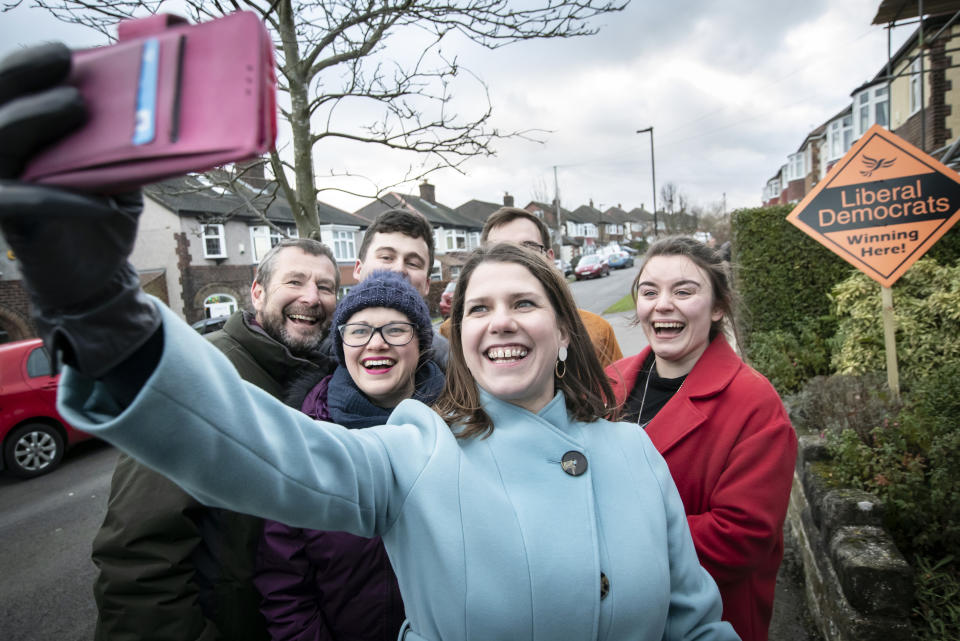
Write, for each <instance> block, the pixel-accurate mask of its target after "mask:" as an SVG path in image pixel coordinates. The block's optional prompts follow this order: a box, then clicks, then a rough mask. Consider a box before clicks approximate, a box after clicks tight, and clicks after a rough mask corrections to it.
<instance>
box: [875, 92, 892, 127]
mask: <svg viewBox="0 0 960 641" xmlns="http://www.w3.org/2000/svg"><path fill="white" fill-rule="evenodd" d="M888 95H889V92H888V91H887V86H886V85H880V86H879V87H874V88H873V100H872V102H873V122H875V123H877V124H879V125H880V126H881V127H890V101H889V99H888ZM881 109H882V110H883V118H882V120H883V122H880V121H881V118H880V113H881Z"/></svg>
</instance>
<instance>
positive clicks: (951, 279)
mask: <svg viewBox="0 0 960 641" xmlns="http://www.w3.org/2000/svg"><path fill="white" fill-rule="evenodd" d="M831 300H832V301H833V304H834V312H835V314H836V316H837V318H838V327H837V334H836V338H835V351H834V353H833V359H832V365H833V367H834V368H835V370H836V371H837V372H839V373H843V374H857V373H863V372H879V371H884V370H885V369H886V360H885V359H886V357H885V349H884V340H883V318H882V305H881V302H880V286H879V285H878V284H877V283H876V282H874V281H872V280H871V279H869V278H868V277H867V276H865V275H864V274H861V273H859V272H857V273H855V274H853V275H852V276H850V278H848V279H846V280H845V281H843V282H842V283H840V284H838V285H837V286H836V287H834V289H833V292H832V294H831ZM893 310H894V316H895V318H896V327H897V332H896V337H897V360H898V364H899V371H900V378H901V380H903V381H906V382H909V381H910V380H914V379H916V378H921V377H924V376H927V375H929V374H930V373H931V372H932V371H933V370H934V369H936V368H938V367H940V366H942V365H945V364H948V363H960V266H957V265H954V266H941V265H939V264H937V262H936V261H934V260H932V259H930V258H923V259H921V260H919V261H917V262H916V263H915V264H914V265H913V266H912V267H911V268H910V269H909V270H908V271H907V273H906V274H905V275H904V276H903V277H902V278H901V279H900V280H899V281H897V283H895V284H894V287H893ZM905 387H909V385H905Z"/></svg>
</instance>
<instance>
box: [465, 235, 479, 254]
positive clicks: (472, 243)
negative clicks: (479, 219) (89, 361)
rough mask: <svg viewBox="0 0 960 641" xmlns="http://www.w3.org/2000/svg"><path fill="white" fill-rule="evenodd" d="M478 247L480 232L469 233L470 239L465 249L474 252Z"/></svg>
mask: <svg viewBox="0 0 960 641" xmlns="http://www.w3.org/2000/svg"><path fill="white" fill-rule="evenodd" d="M479 246H480V232H478V231H472V232H470V237H469V239H468V244H467V247H468V249H470V250H474V249H476V248H477V247H479Z"/></svg>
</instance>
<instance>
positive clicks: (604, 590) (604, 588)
mask: <svg viewBox="0 0 960 641" xmlns="http://www.w3.org/2000/svg"><path fill="white" fill-rule="evenodd" d="M608 594H610V579H608V578H607V575H606V574H604V573H603V572H601V573H600V600H601V601H603V600H604V599H606V598H607V595H608Z"/></svg>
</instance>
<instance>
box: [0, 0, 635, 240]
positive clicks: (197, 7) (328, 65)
mask: <svg viewBox="0 0 960 641" xmlns="http://www.w3.org/2000/svg"><path fill="white" fill-rule="evenodd" d="M22 2H23V0H9V1H8V2H6V3H5V4H4V5H3V8H4V9H10V8H13V7H15V6H18V5H19V4H21V3H22ZM539 2H540V3H541V4H540V6H531V5H533V3H526V2H525V3H516V4H518V5H520V6H519V7H514V6H512V5H511V3H510V2H509V1H508V0H300V1H295V0H226V1H219V0H212V1H211V0H208V1H204V0H185V5H186V8H187V13H188V14H190V15H189V17H191V18H192V19H194V20H204V19H209V18H212V17H216V16H219V15H223V14H224V13H229V12H231V11H235V10H237V9H247V10H252V11H255V12H256V13H258V14H259V15H260V16H261V18H262V19H263V21H264V23H265V24H266V25H267V27H268V28H269V29H270V31H271V33H272V35H273V37H274V41H275V45H276V51H277V57H278V72H279V87H280V90H281V91H282V92H284V93H285V94H286V95H287V97H288V98H289V103H288V105H286V106H284V107H282V108H281V115H282V117H283V118H284V119H285V120H286V122H287V123H288V124H289V126H290V132H291V139H292V150H291V152H292V154H291V157H292V161H288V160H286V159H285V158H284V157H281V155H280V154H279V153H276V152H275V153H273V154H272V155H271V157H270V165H271V168H272V171H273V174H274V176H275V177H276V179H277V181H278V183H279V190H280V193H281V194H282V195H283V196H284V197H285V198H286V199H287V201H288V202H289V203H290V206H291V209H292V210H293V212H294V217H295V219H296V223H297V227H298V229H299V231H300V234H301V235H302V236H307V235H310V233H311V232H314V231H317V229H318V220H317V207H316V202H317V196H318V188H317V186H316V178H317V175H316V171H315V167H314V159H315V152H316V147H317V145H318V144H319V143H320V142H322V141H326V140H332V139H341V140H349V141H355V142H359V143H369V144H375V145H379V146H382V147H386V148H388V149H392V150H398V151H408V152H415V153H416V154H418V158H419V160H420V162H418V163H417V165H411V166H410V167H409V168H408V170H407V172H406V175H404V176H402V177H398V181H397V182H398V183H399V182H406V181H408V180H413V179H419V178H421V177H423V176H425V175H426V174H428V173H430V172H432V171H435V170H437V169H439V168H442V167H449V168H454V169H457V170H458V171H462V169H461V166H462V164H463V163H464V162H465V161H466V160H468V159H470V158H473V157H476V156H486V155H490V154H492V153H493V152H494V149H493V147H492V146H491V145H492V143H493V142H494V141H495V140H497V139H501V138H505V137H515V136H520V137H528V138H534V137H535V136H536V135H537V133H538V132H537V131H536V130H524V131H510V132H502V131H499V130H498V129H497V128H496V127H494V126H493V124H492V122H491V115H492V106H491V102H490V98H489V93H488V91H487V87H486V86H485V85H484V84H483V82H482V80H481V79H479V78H477V77H476V76H474V75H473V74H471V73H470V72H469V71H468V70H467V69H465V68H463V67H462V66H461V65H460V64H459V63H458V61H457V59H456V57H450V56H449V55H447V54H446V53H445V52H444V51H443V50H442V49H441V43H443V42H444V41H445V40H447V39H448V37H450V36H452V35H454V34H458V35H459V36H462V37H465V38H467V39H469V40H470V41H472V42H474V43H477V44H479V45H481V46H483V47H486V48H489V49H496V48H499V47H502V46H505V45H508V44H511V43H515V42H518V41H523V40H532V39H546V38H571V37H577V36H586V35H591V34H593V33H595V32H596V28H595V27H593V26H591V24H590V23H591V20H592V19H593V18H595V17H597V16H599V15H602V14H606V13H610V12H615V11H621V10H622V9H623V8H624V7H626V5H627V3H628V2H629V0H539ZM160 5H161V2H160V1H159V0H104V1H103V2H89V1H88V0H32V2H31V6H37V7H42V8H45V9H47V10H49V11H50V12H51V13H52V14H53V15H55V16H56V17H58V18H59V19H61V20H64V21H66V22H71V23H77V24H82V25H85V26H87V27H90V28H93V29H96V30H98V31H100V32H102V33H104V34H107V35H108V36H109V35H110V34H111V32H112V30H113V25H114V24H115V23H116V22H117V21H119V20H122V19H125V18H128V17H131V16H133V15H135V14H136V15H144V14H146V13H155V12H156V11H158V10H159V8H160ZM404 39H406V43H401V42H400V41H401V40H404ZM411 39H412V41H414V42H416V47H417V52H416V55H412V56H411V55H409V53H410V47H409V42H410V41H411ZM393 42H397V45H396V46H391V44H392V43H393ZM404 44H406V45H407V46H406V47H404ZM464 76H466V77H472V78H474V79H475V80H476V82H477V83H479V87H480V89H479V90H480V92H481V94H482V96H483V97H482V98H481V100H480V101H479V103H480V104H479V109H476V110H475V111H472V112H471V113H469V114H461V113H460V112H458V111H457V110H455V109H454V108H453V87H454V81H455V80H456V79H457V78H462V77H464ZM475 103H476V101H471V104H472V105H475ZM344 113H347V114H356V113H367V114H372V115H369V116H368V120H367V122H366V123H365V124H361V125H359V126H358V125H354V124H346V123H345V122H344V120H343V119H342V118H341V116H342V115H343V114H344ZM350 122H353V121H352V119H351V120H350ZM539 133H544V132H539ZM330 175H331V176H345V175H349V173H348V172H346V171H344V170H331V173H330ZM382 190H383V188H382V187H380V188H376V189H374V190H373V191H374V193H373V194H369V193H366V194H358V195H366V196H371V195H376V193H378V192H381V191H382Z"/></svg>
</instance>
